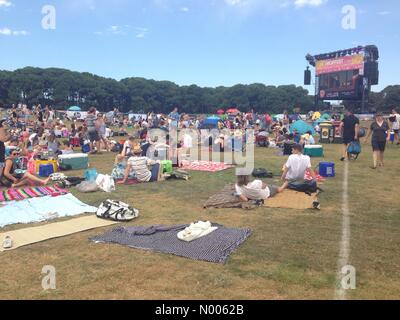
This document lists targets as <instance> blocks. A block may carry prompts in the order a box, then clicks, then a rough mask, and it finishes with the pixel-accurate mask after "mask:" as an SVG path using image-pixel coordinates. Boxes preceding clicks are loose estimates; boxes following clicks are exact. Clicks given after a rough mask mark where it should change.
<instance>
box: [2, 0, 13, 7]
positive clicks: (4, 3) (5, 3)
mask: <svg viewBox="0 0 400 320" xmlns="http://www.w3.org/2000/svg"><path fill="white" fill-rule="evenodd" d="M9 6H11V1H9V0H0V8H1V7H9Z"/></svg>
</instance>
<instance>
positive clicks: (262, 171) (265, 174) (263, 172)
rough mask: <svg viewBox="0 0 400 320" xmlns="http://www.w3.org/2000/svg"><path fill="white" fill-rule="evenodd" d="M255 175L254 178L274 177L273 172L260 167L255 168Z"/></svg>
mask: <svg viewBox="0 0 400 320" xmlns="http://www.w3.org/2000/svg"><path fill="white" fill-rule="evenodd" d="M253 177H254V178H272V177H273V174H272V172H269V171H267V170H266V169H264V168H258V169H254V171H253Z"/></svg>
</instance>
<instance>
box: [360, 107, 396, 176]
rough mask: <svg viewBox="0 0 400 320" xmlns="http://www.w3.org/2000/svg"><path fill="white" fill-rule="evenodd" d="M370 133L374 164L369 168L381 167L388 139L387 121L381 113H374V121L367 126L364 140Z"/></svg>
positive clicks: (388, 128)
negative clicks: (367, 129)
mask: <svg viewBox="0 0 400 320" xmlns="http://www.w3.org/2000/svg"><path fill="white" fill-rule="evenodd" d="M371 134H372V151H373V161H374V165H373V167H371V169H376V168H377V166H378V165H379V166H380V167H383V158H384V153H385V148H386V142H387V141H390V127H389V123H387V121H385V119H384V118H383V115H382V114H381V113H377V114H376V115H375V121H374V122H373V123H372V124H371V127H370V128H369V131H368V135H367V137H366V138H365V141H367V140H368V138H369V137H370V136H371Z"/></svg>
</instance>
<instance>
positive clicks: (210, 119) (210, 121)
mask: <svg viewBox="0 0 400 320" xmlns="http://www.w3.org/2000/svg"><path fill="white" fill-rule="evenodd" d="M219 121H221V118H219V117H208V118H207V119H206V120H204V123H203V124H204V125H213V126H216V125H217V124H218V122H219Z"/></svg>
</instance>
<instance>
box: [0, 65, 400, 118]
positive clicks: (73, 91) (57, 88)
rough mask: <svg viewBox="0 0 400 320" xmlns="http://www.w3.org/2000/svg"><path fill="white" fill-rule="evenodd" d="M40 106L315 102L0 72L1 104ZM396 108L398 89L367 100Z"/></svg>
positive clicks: (296, 95)
mask: <svg viewBox="0 0 400 320" xmlns="http://www.w3.org/2000/svg"><path fill="white" fill-rule="evenodd" d="M19 102H23V103H26V104H28V105H32V104H37V103H41V104H42V105H51V106H53V107H55V108H61V109H62V108H64V109H65V108H67V107H69V106H72V105H79V106H81V107H82V108H83V109H88V108H89V107H91V106H95V107H97V108H98V110H100V111H102V112H106V111H110V110H112V109H113V108H114V107H117V108H119V109H120V111H122V112H130V111H134V112H144V113H146V112H149V111H154V112H161V113H168V112H169V111H170V110H171V109H172V108H174V107H178V108H179V110H180V111H181V112H186V113H193V114H196V113H215V112H216V110H217V109H220V108H224V109H227V108H230V107H237V108H239V109H240V110H242V111H247V110H250V109H254V110H255V111H257V112H263V113H264V112H270V113H282V112H283V111H284V110H288V111H291V110H293V109H294V108H297V107H300V108H301V110H302V111H303V112H307V111H309V110H312V109H314V96H312V95H309V92H308V91H307V90H305V89H304V88H303V87H297V86H295V85H284V86H266V85H264V84H261V83H255V84H250V85H242V84H238V85H235V86H233V87H217V88H202V87H199V86H197V85H191V86H178V85H177V84H175V83H173V82H169V81H155V80H147V79H144V78H135V77H132V78H126V79H122V80H121V81H117V80H115V79H110V78H105V77H100V76H97V75H94V74H91V73H86V72H84V73H80V72H73V71H69V70H65V69H58V68H48V69H41V68H33V67H26V68H23V69H18V70H15V71H13V72H10V71H0V104H3V105H7V106H9V105H11V104H15V103H19ZM399 102H400V86H392V87H388V88H386V89H385V90H383V91H382V92H381V93H377V94H371V101H370V104H373V105H375V106H376V109H380V110H383V109H388V106H389V105H392V104H397V105H399Z"/></svg>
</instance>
